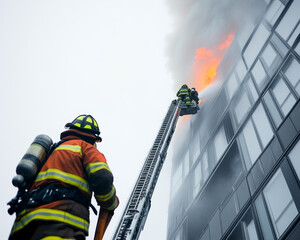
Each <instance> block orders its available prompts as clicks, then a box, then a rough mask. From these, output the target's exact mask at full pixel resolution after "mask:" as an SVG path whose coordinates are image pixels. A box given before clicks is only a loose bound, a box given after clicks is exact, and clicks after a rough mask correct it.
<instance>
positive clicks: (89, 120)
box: [65, 114, 102, 142]
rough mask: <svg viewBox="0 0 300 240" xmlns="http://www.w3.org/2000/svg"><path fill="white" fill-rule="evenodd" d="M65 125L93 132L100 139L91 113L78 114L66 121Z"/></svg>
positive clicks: (96, 124)
mask: <svg viewBox="0 0 300 240" xmlns="http://www.w3.org/2000/svg"><path fill="white" fill-rule="evenodd" d="M65 127H68V128H72V129H78V130H80V131H83V132H87V133H92V134H95V136H96V138H97V140H98V141H100V142H101V141H102V138H101V137H100V136H99V134H100V130H99V127H98V123H97V121H96V120H95V119H94V118H93V117H92V116H91V115H85V114H83V115H79V116H78V117H77V118H75V119H74V120H73V122H71V123H67V124H66V125H65Z"/></svg>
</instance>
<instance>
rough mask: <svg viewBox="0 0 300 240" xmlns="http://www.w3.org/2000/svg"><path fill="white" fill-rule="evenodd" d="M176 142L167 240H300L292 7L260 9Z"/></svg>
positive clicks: (280, 4)
mask: <svg viewBox="0 0 300 240" xmlns="http://www.w3.org/2000/svg"><path fill="white" fill-rule="evenodd" d="M261 2H263V3H264V4H263V6H262V7H261V8H260V9H258V11H257V14H253V11H252V13H249V16H248V17H245V18H244V19H246V20H245V21H244V22H243V23H241V25H240V27H239V30H238V31H237V33H236V35H235V38H234V40H233V42H232V43H231V46H230V47H229V49H228V51H227V53H226V55H225V56H224V58H223V60H222V62H221V64H220V65H219V68H218V81H221V82H222V87H221V88H219V90H218V91H217V93H215V94H214V96H212V97H210V98H208V99H205V100H204V101H203V103H201V104H200V111H199V113H198V114H197V115H196V116H192V117H190V118H189V119H188V120H187V124H186V126H185V127H186V132H187V134H186V135H185V136H181V139H180V140H175V139H174V141H175V142H176V143H175V144H176V145H179V146H180V147H178V148H176V151H175V152H174V154H173V155H174V156H173V159H172V174H171V175H172V177H171V193H170V205H169V215H168V234H167V239H168V240H257V239H260V240H262V239H265V240H275V239H289V240H299V239H300V214H299V213H300V101H299V98H300V44H299V40H300V35H299V33H300V0H290V1H289V0H273V1H268V0H265V1H263V0H261Z"/></svg>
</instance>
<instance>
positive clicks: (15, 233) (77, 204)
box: [9, 115, 119, 240]
mask: <svg viewBox="0 0 300 240" xmlns="http://www.w3.org/2000/svg"><path fill="white" fill-rule="evenodd" d="M66 128H68V130H66V131H64V132H62V133H61V141H60V142H58V143H57V144H56V147H55V148H54V149H53V151H52V153H51V154H50V156H49V157H48V159H47V161H46V162H45V164H44V165H43V167H42V168H41V170H40V172H39V173H38V175H37V177H36V179H35V180H34V183H33V184H32V186H31V188H30V189H29V197H28V199H29V200H28V203H27V205H26V207H25V208H24V209H23V210H22V211H21V212H19V213H17V217H16V220H15V222H14V224H13V227H12V230H11V233H10V236H9V240H17V239H18V240H19V239H22V240H41V239H43V240H52V239H56V240H59V239H76V240H84V239H85V236H87V235H88V229H89V207H90V206H91V207H92V209H93V210H94V211H96V210H95V207H93V206H92V205H91V196H92V193H94V196H95V198H96V201H97V203H98V205H100V215H99V220H98V225H101V224H102V225H103V226H97V227H99V229H102V230H101V231H102V232H101V233H100V235H101V237H100V238H99V239H102V235H103V234H104V231H105V229H106V227H107V225H108V223H109V221H110V219H111V217H112V215H113V212H114V210H115V209H116V208H117V206H118V205H119V200H118V197H117V196H116V190H115V187H114V185H113V175H112V173H111V170H110V169H109V167H108V165H107V162H106V159H105V157H104V155H103V154H102V153H100V152H99V151H98V150H97V148H96V142H101V141H102V139H101V137H100V136H99V135H100V131H99V127H98V124H97V122H96V120H95V119H94V118H93V117H92V116H91V115H80V116H78V117H77V118H76V119H75V120H74V121H73V122H71V123H67V124H66ZM99 222H100V224H99ZM96 232H97V231H96Z"/></svg>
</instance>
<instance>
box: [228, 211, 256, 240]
mask: <svg viewBox="0 0 300 240" xmlns="http://www.w3.org/2000/svg"><path fill="white" fill-rule="evenodd" d="M258 239H259V238H258V234H257V230H256V227H255V223H254V218H253V214H252V211H251V209H249V210H248V211H247V212H246V214H245V215H244V217H243V218H242V220H241V221H240V222H239V223H238V225H237V226H236V228H235V229H234V230H233V231H232V233H231V234H230V236H229V237H228V238H227V240H258Z"/></svg>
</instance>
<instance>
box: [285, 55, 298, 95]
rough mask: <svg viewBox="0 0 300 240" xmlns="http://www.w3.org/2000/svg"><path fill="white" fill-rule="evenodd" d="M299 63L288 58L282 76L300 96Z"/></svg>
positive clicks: (292, 58)
mask: <svg viewBox="0 0 300 240" xmlns="http://www.w3.org/2000/svg"><path fill="white" fill-rule="evenodd" d="M299 69H300V63H299V62H298V60H296V59H295V58H294V57H290V59H289V61H288V64H287V65H286V66H285V67H284V69H283V74H284V75H285V77H286V78H287V80H288V81H289V83H290V84H291V86H293V87H294V89H295V91H296V92H297V93H298V95H300V75H299Z"/></svg>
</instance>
